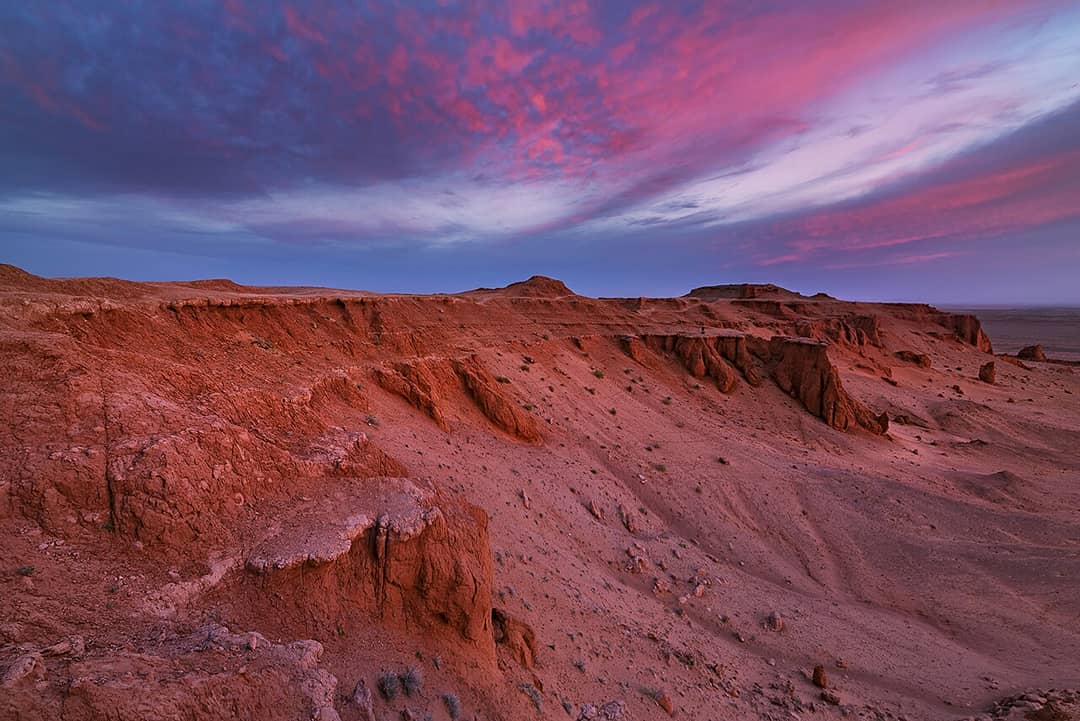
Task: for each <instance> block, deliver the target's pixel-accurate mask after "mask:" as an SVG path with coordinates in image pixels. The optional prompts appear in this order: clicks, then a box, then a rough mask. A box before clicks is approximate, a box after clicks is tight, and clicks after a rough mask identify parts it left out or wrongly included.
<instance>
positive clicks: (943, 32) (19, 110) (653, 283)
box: [0, 0, 1080, 303]
mask: <svg viewBox="0 0 1080 721" xmlns="http://www.w3.org/2000/svg"><path fill="white" fill-rule="evenodd" d="M1078 79H1080V8H1078V7H1077V6H1076V5H1075V3H1070V2H1056V1H1050V0H1046V1H1032V2H992V1H987V0H980V1H979V2H975V1H970V2H968V1H966V0H957V1H956V2H947V3H942V2H939V1H938V2H923V1H922V0H910V1H909V2H903V3H900V2H854V1H852V0H827V1H825V2H821V3H812V4H811V3H797V2H778V1H773V2H759V3H752V4H751V3H738V2H731V3H723V2H705V1H701V2H657V3H650V2H636V1H635V2H624V1H622V0H620V1H619V2H582V1H577V2H546V1H543V0H536V1H529V2H521V1H516V0H512V1H510V2H505V3H488V2H453V1H451V0H441V1H435V0H432V1H429V2H410V3H387V2H372V3H367V4H358V3H355V2H350V1H347V0H311V1H310V2H299V1H296V0H293V1H290V0H284V1H280V2H279V1H276V0H268V1H267V2H259V3H255V2H245V1H243V0H227V1H225V2H219V1H217V0H215V1H213V2H210V1H206V2H201V1H193V2H187V3H156V2H135V1H131V2H113V1H109V2H94V1H93V0H83V1H81V2H64V1H62V0H61V1H56V2H50V3H6V4H4V5H3V6H0V90H2V92H3V97H4V98H5V103H4V105H3V107H2V108H0V157H2V158H3V159H4V165H5V172H4V173H3V174H0V261H4V262H10V263H14V264H17V265H20V266H22V267H24V268H26V269H28V270H30V271H32V272H35V273H39V274H43V275H113V276H119V277H126V278H135V279H177V278H196V277H230V278H233V279H234V280H237V281H239V282H244V283H256V284H260V283H261V284H311V285H332V286H342V287H350V288H366V289H371V290H380V291H393V290H403V291H416V292H425V291H451V290H462V289H465V288H469V287H474V286H478V285H489V286H490V285H502V284H505V283H507V282H510V281H513V280H516V279H520V278H523V277H527V276H529V275H532V274H534V273H542V274H546V275H553V276H557V277H560V278H562V279H564V280H565V281H566V282H567V283H568V284H569V285H570V286H571V287H572V288H574V289H575V290H578V291H579V292H584V293H589V294H595V295H671V294H681V293H683V292H685V291H686V290H688V289H689V288H691V287H693V286H697V285H704V284H711V283H723V282H743V281H762V282H775V283H780V284H783V285H787V286H789V287H793V288H795V289H798V290H804V291H809V292H814V291H817V290H825V291H827V292H829V293H831V294H833V295H838V296H841V297H851V298H865V299H883V300H898V299H920V300H929V301H931V302H940V303H950V302H952V303H1080V282H1077V280H1076V278H1077V277H1080V81H1078Z"/></svg>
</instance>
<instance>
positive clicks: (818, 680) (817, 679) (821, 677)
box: [812, 665, 829, 688]
mask: <svg viewBox="0 0 1080 721" xmlns="http://www.w3.org/2000/svg"><path fill="white" fill-rule="evenodd" d="M812 680H813V682H814V685H815V686H817V687H818V688H828V687H829V679H828V677H827V676H826V675H825V667H824V666H821V665H817V666H814V675H813V677H812Z"/></svg>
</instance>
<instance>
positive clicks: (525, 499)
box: [518, 488, 532, 511]
mask: <svg viewBox="0 0 1080 721" xmlns="http://www.w3.org/2000/svg"><path fill="white" fill-rule="evenodd" d="M518 495H519V496H521V505H522V506H523V507H524V508H525V510H526V511H528V510H530V509H531V508H532V499H531V498H529V494H528V492H527V491H526V490H525V489H524V488H522V489H521V490H519V491H518Z"/></svg>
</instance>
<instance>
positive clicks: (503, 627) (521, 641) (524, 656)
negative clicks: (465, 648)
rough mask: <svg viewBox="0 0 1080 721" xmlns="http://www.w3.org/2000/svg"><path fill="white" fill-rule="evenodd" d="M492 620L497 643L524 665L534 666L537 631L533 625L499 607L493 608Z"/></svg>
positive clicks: (525, 666)
mask: <svg viewBox="0 0 1080 721" xmlns="http://www.w3.org/2000/svg"><path fill="white" fill-rule="evenodd" d="M491 621H492V626H493V630H494V633H495V643H497V644H499V645H501V646H505V647H506V648H507V649H508V650H509V651H510V654H511V655H512V656H513V657H514V660H515V661H517V662H518V663H519V664H520V665H521V666H522V667H524V668H532V667H533V666H534V665H535V664H536V654H537V645H536V632H534V631H533V629H532V627H531V626H529V625H528V624H527V623H525V622H523V621H520V620H519V619H516V618H514V617H513V616H511V615H509V614H508V613H506V612H505V611H503V610H501V609H498V608H495V609H492V611H491Z"/></svg>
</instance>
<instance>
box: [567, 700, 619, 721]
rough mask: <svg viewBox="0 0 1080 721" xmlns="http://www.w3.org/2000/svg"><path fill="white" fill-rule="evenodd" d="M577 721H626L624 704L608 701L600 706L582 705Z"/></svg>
mask: <svg viewBox="0 0 1080 721" xmlns="http://www.w3.org/2000/svg"><path fill="white" fill-rule="evenodd" d="M577 721H627V716H626V704H625V703H623V702H622V701H608V702H607V703H605V704H604V705H602V706H594V705H593V704H591V703H586V704H582V705H581V710H580V711H579V712H578V716H577Z"/></svg>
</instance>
